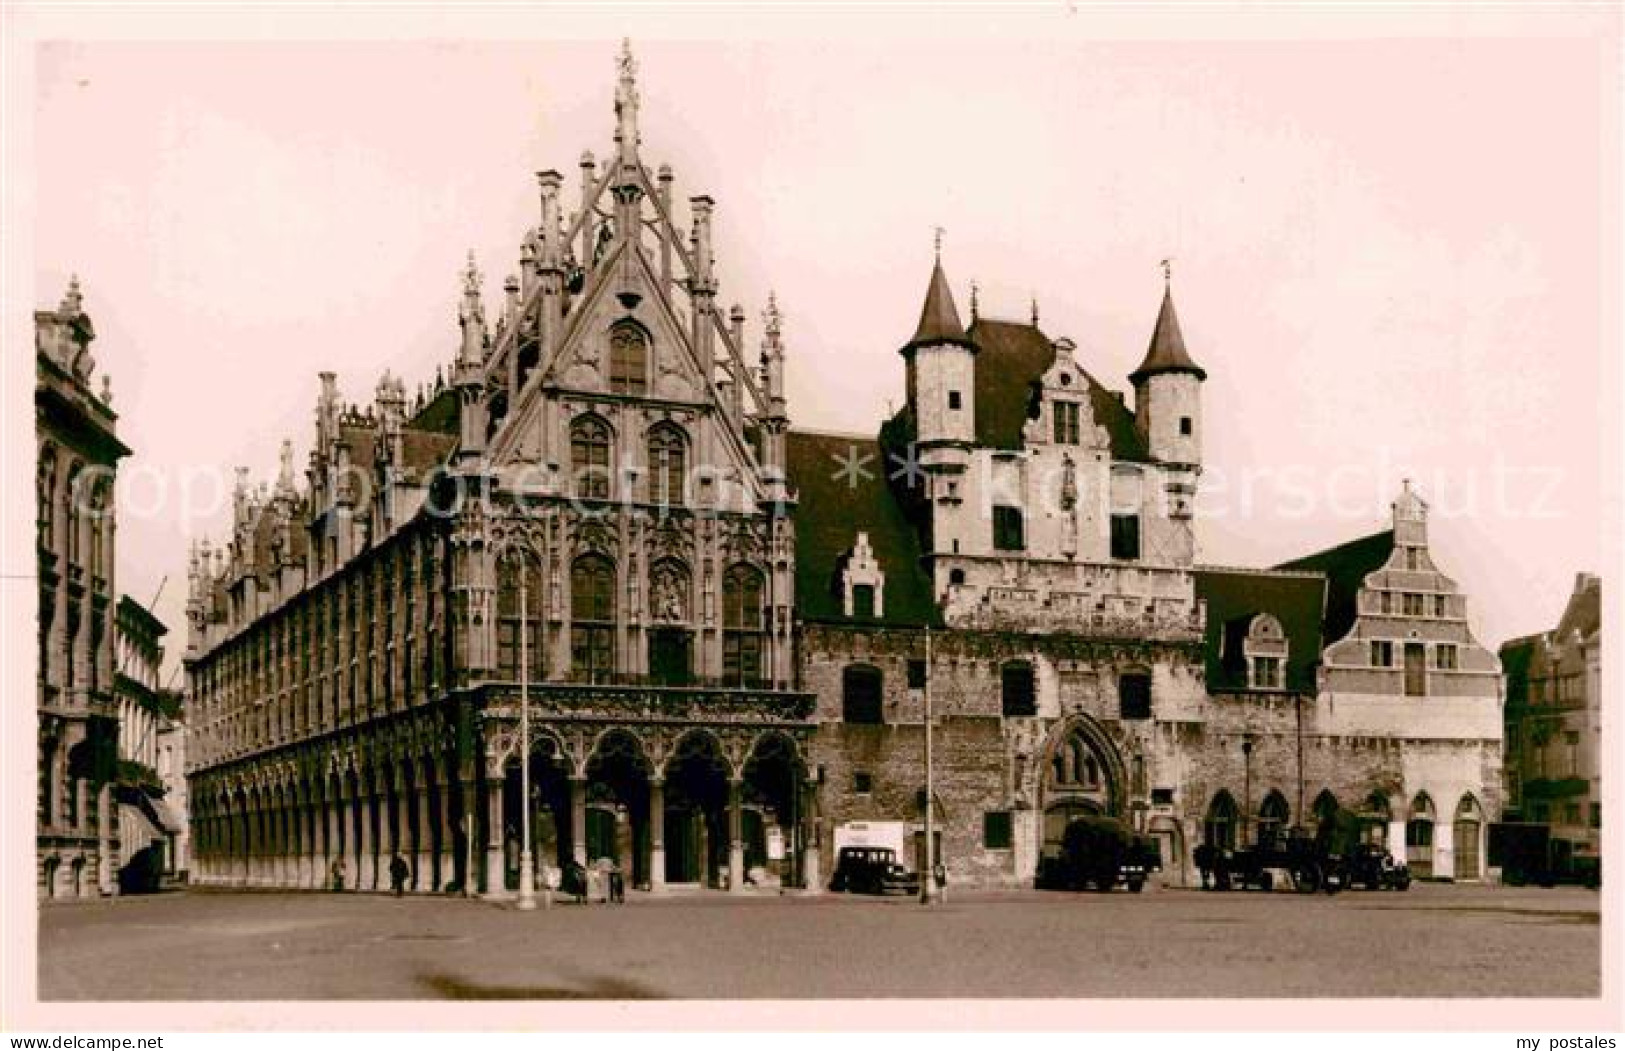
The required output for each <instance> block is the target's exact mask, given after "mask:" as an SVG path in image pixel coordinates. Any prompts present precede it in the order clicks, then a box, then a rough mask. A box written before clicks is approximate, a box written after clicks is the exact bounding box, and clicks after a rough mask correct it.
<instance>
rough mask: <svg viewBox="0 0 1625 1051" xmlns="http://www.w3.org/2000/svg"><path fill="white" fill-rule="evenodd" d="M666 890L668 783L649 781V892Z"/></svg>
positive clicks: (657, 779)
mask: <svg viewBox="0 0 1625 1051" xmlns="http://www.w3.org/2000/svg"><path fill="white" fill-rule="evenodd" d="M665 889H666V783H665V782H664V781H663V780H661V779H660V778H658V777H651V778H650V779H649V890H650V891H651V892H653V893H656V894H658V893H660V892H661V891H664V890H665Z"/></svg>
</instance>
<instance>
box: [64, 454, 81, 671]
mask: <svg viewBox="0 0 1625 1051" xmlns="http://www.w3.org/2000/svg"><path fill="white" fill-rule="evenodd" d="M80 466H81V465H79V464H74V465H73V466H72V467H70V468H69V469H68V485H67V508H68V513H67V516H66V518H67V530H68V564H69V565H70V566H76V565H78V564H79V477H80V475H79V468H80ZM70 663H71V662H70Z"/></svg>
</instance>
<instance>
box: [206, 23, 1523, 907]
mask: <svg viewBox="0 0 1625 1051" xmlns="http://www.w3.org/2000/svg"><path fill="white" fill-rule="evenodd" d="M615 109H616V118H617V119H616V135H615V146H614V149H613V151H612V153H611V155H610V157H609V158H608V160H607V162H606V163H605V164H603V165H602V166H600V164H599V163H598V161H597V159H596V158H595V157H594V156H593V155H592V154H590V153H587V154H584V155H583V156H582V159H581V166H580V175H579V187H580V188H579V200H578V206H577V207H576V208H575V209H573V210H570V211H568V212H567V211H566V209H565V206H564V204H563V202H562V201H561V192H562V187H563V183H564V179H563V177H562V176H561V175H560V174H559V173H557V172H554V171H544V172H541V173H540V174H539V175H538V182H537V195H538V201H537V203H538V214H539V222H538V225H537V226H536V227H535V228H534V229H532V230H530V231H527V232H526V234H525V235H524V237H523V239H522V241H521V245H520V250H519V267H518V273H517V274H515V275H514V276H512V277H509V278H508V279H506V280H505V281H504V283H503V285H502V289H501V297H500V300H499V306H498V308H497V309H496V310H495V311H494V313H495V319H494V322H492V323H489V324H488V323H487V314H486V303H485V297H484V295H483V294H482V286H481V283H480V277H479V274H478V272H477V271H476V270H475V268H474V266H473V263H472V260H471V261H470V265H469V267H468V269H467V271H466V273H465V275H464V282H463V297H462V305H461V308H460V311H459V318H458V322H459V325H460V327H461V338H460V340H459V341H458V343H457V347H456V350H455V352H454V353H453V354H452V355H450V356H451V358H452V362H451V367H450V370H449V375H443V376H437V378H436V380H435V382H434V383H433V384H432V385H431V386H430V387H428V388H427V389H420V390H419V391H418V392H417V394H416V396H415V397H411V398H409V397H408V396H407V393H406V390H405V385H404V384H403V383H402V382H401V381H399V380H397V379H395V378H393V377H391V376H389V375H388V374H386V375H385V377H384V379H383V380H382V381H381V382H380V384H379V385H378V388H377V391H376V395H375V398H374V400H373V403H372V404H371V405H370V406H368V407H366V408H360V407H357V406H352V405H346V404H344V403H343V402H342V400H341V398H340V396H339V393H338V390H337V385H336V380H335V378H334V377H333V376H332V375H331V374H323V376H322V382H321V389H320V393H319V395H318V400H317V411H316V418H317V423H316V433H315V443H314V448H313V450H312V452H311V455H310V460H309V466H308V468H307V470H306V472H305V478H304V481H303V484H301V483H300V482H299V481H297V480H296V479H295V477H294V470H293V464H292V452H291V447H289V446H288V445H287V444H285V445H284V456H283V467H282V472H281V476H280V477H279V478H278V479H277V481H276V483H275V484H274V486H261V487H258V488H254V487H251V486H249V484H248V483H247V480H246V479H243V480H241V481H240V482H239V487H238V491H237V496H236V508H235V515H234V526H233V530H232V535H231V536H230V538H229V539H228V540H227V541H226V542H225V543H224V544H223V545H222V546H220V547H210V546H207V545H205V546H202V547H200V548H199V549H198V550H196V551H195V552H194V555H193V559H192V566H191V573H190V583H191V591H190V596H189V603H188V621H189V625H188V649H187V659H186V668H187V681H188V709H187V710H188V715H189V726H190V732H191V739H190V746H189V754H188V759H187V761H188V766H189V771H190V792H191V795H190V806H191V811H192V814H193V855H194V859H193V866H192V870H193V873H194V876H195V878H197V879H198V880H200V881H202V882H227V883H234V884H245V883H246V884H251V885H252V884H281V885H293V886H310V887H313V886H318V885H324V884H328V883H331V881H332V880H333V878H334V877H335V876H339V877H342V878H343V879H344V880H345V886H349V887H354V886H360V887H362V888H367V889H371V888H377V887H380V886H381V885H383V884H384V883H385V882H387V880H386V878H385V875H384V873H385V871H386V869H387V864H388V859H389V858H390V857H391V856H392V855H394V854H396V853H400V854H402V855H403V856H405V857H406V858H407V859H408V861H409V862H410V863H411V865H412V873H413V875H412V886H413V888H414V889H417V890H424V891H428V890H445V889H448V888H459V887H460V888H465V889H470V890H478V891H480V892H482V893H488V894H494V895H500V894H504V893H507V892H508V891H509V890H510V889H511V888H513V887H514V886H516V884H517V882H518V868H519V857H520V849H519V842H520V839H521V838H522V829H523V828H524V826H525V823H526V821H527V819H528V822H529V825H530V827H531V828H532V829H533V830H534V836H535V841H536V844H537V854H538V863H539V864H540V865H542V866H546V867H552V866H557V865H559V864H562V863H563V862H565V861H567V860H570V859H574V860H576V861H581V862H590V861H593V860H596V859H599V858H611V859H614V860H615V861H617V862H618V863H619V864H620V866H621V867H622V869H623V870H624V871H626V872H627V874H628V876H629V883H630V884H631V885H633V886H637V887H643V888H647V889H650V890H659V889H661V888H662V887H665V886H668V885H673V884H696V885H707V886H727V887H729V888H732V889H742V888H743V887H745V886H747V885H757V886H776V885H780V884H784V883H789V884H792V885H800V886H806V887H813V888H816V887H819V886H822V885H823V883H824V880H825V878H826V876H827V874H828V861H829V859H831V858H832V857H833V856H834V855H835V854H836V853H837V852H838V851H839V849H840V848H841V847H843V846H848V845H888V846H893V847H894V848H896V849H897V850H898V852H899V854H900V856H901V857H902V858H903V860H904V861H905V863H908V864H911V865H912V864H917V863H918V859H919V857H920V856H921V849H920V848H921V847H922V846H923V836H924V828H923V817H924V803H925V776H924V764H923V752H924V747H925V737H926V734H925V729H926V723H925V712H926V704H927V700H928V699H929V703H930V708H931V712H932V721H931V730H932V732H931V739H932V742H933V747H934V770H935V777H934V789H935V792H934V796H933V802H934V807H935V812H936V816H937V821H938V825H937V827H938V830H939V831H938V836H939V844H940V850H941V854H940V856H941V857H942V858H943V859H944V861H945V863H946V866H947V868H948V871H949V873H950V879H951V880H953V881H955V882H966V883H976V884H985V885H999V884H1006V885H1010V884H1025V883H1030V882H1031V881H1032V879H1033V876H1034V873H1035V871H1036V870H1037V868H1038V866H1039V865H1040V863H1041V860H1042V859H1043V857H1044V856H1045V855H1046V854H1049V853H1053V852H1054V851H1055V849H1056V847H1057V844H1058V843H1059V841H1060V838H1061V835H1062V833H1063V832H1064V830H1065V827H1066V825H1067V823H1068V821H1070V820H1071V819H1072V818H1074V817H1075V816H1078V815H1083V814H1112V815H1118V816H1121V817H1123V818H1125V819H1126V820H1130V821H1132V822H1133V823H1134V824H1135V825H1136V826H1137V827H1139V828H1141V829H1142V830H1144V831H1145V832H1147V833H1149V834H1151V835H1152V836H1154V837H1156V839H1157V841H1158V843H1159V845H1160V846H1161V849H1162V852H1163V857H1164V859H1165V866H1166V870H1167V878H1169V879H1171V880H1174V881H1181V880H1186V879H1189V878H1191V871H1192V869H1191V862H1190V859H1191V853H1192V851H1193V849H1194V847H1195V846H1196V845H1197V844H1199V843H1201V842H1203V841H1209V842H1221V843H1234V842H1237V841H1239V840H1240V839H1242V838H1243V837H1247V836H1251V835H1253V834H1255V832H1256V830H1257V829H1258V828H1260V827H1265V826H1270V825H1279V826H1286V825H1292V824H1300V823H1302V824H1307V823H1310V821H1311V820H1312V816H1313V814H1315V813H1317V812H1323V811H1325V810H1326V809H1328V808H1330V807H1334V806H1337V805H1342V806H1344V807H1348V808H1353V809H1362V810H1367V811H1373V812H1376V813H1379V814H1380V815H1382V822H1383V824H1382V828H1383V829H1384V830H1385V834H1386V836H1387V838H1388V839H1389V841H1390V843H1391V844H1392V848H1393V849H1394V851H1395V852H1396V853H1399V852H1401V851H1404V852H1405V853H1406V854H1407V856H1409V857H1412V858H1413V859H1414V860H1413V863H1414V864H1416V865H1417V866H1418V867H1421V868H1425V869H1426V871H1428V872H1430V873H1433V874H1435V875H1440V876H1449V877H1452V878H1457V877H1459V878H1478V877H1479V876H1480V875H1482V874H1483V868H1482V853H1483V852H1482V846H1481V843H1482V827H1483V824H1484V823H1485V822H1486V821H1488V820H1492V819H1494V818H1495V817H1496V816H1498V815H1499V811H1500V788H1499V786H1500V768H1499V757H1500V714H1499V713H1500V685H1499V684H1500V669H1499V665H1498V662H1497V661H1496V658H1495V656H1494V655H1493V654H1490V653H1488V652H1487V651H1485V650H1484V649H1483V648H1482V647H1480V646H1478V645H1477V644H1476V643H1475V642H1474V641H1473V640H1472V638H1471V635H1470V633H1469V631H1468V628H1467V622H1466V610H1465V602H1466V600H1465V598H1464V597H1463V596H1462V595H1461V594H1460V593H1459V591H1458V590H1457V589H1456V587H1455V585H1454V584H1453V583H1452V582H1451V581H1450V580H1449V579H1448V578H1446V577H1444V576H1443V575H1442V574H1440V573H1439V572H1438V571H1437V570H1436V569H1435V567H1434V564H1433V561H1432V557H1431V554H1430V551H1429V548H1428V543H1427V530H1426V507H1425V505H1423V504H1422V503H1421V501H1420V499H1419V498H1418V497H1417V496H1416V495H1415V494H1413V493H1411V492H1410V491H1409V489H1408V488H1407V490H1406V491H1405V492H1404V493H1402V494H1401V495H1400V496H1399V498H1398V499H1397V500H1396V502H1395V504H1394V506H1393V523H1392V528H1391V529H1389V530H1388V531H1386V532H1383V533H1379V534H1375V535H1373V536H1370V537H1366V538H1364V539H1363V540H1360V541H1356V542H1354V543H1353V544H1349V545H1343V546H1342V547H1340V548H1337V549H1333V550H1332V551H1330V552H1325V553H1322V554H1321V555H1317V556H1311V557H1310V558H1307V559H1302V560H1299V562H1297V563H1292V564H1289V565H1286V566H1282V567H1279V568H1275V569H1231V568H1222V567H1208V566H1203V565H1199V564H1198V563H1197V561H1196V533H1195V530H1196V524H1197V523H1196V517H1197V503H1196V496H1197V489H1198V483H1199V479H1200V475H1201V469H1202V437H1203V430H1204V426H1203V413H1204V411H1205V409H1206V407H1205V406H1204V404H1203V384H1204V382H1205V380H1206V376H1207V374H1206V372H1205V370H1204V369H1203V368H1202V367H1201V366H1200V365H1198V364H1197V363H1196V360H1195V359H1194V358H1193V357H1192V355H1191V354H1190V352H1189V351H1188V349H1187V347H1186V344H1185V340H1184V338H1183V335H1182V333H1181V331H1180V327H1179V321H1178V318H1177V316H1176V312H1175V309H1174V301H1173V295H1172V291H1171V287H1170V286H1169V285H1168V283H1166V282H1165V287H1164V290H1163V297H1162V303H1161V307H1160V310H1159V311H1158V312H1157V314H1156V317H1155V321H1154V323H1153V325H1152V336H1151V340H1150V344H1149V347H1148V349H1147V352H1146V355H1145V358H1144V360H1143V362H1142V364H1141V365H1140V367H1139V368H1138V369H1136V370H1135V372H1134V373H1133V374H1132V375H1131V376H1130V377H1129V382H1130V385H1131V386H1132V387H1133V391H1134V398H1133V403H1132V406H1131V405H1130V404H1129V402H1128V400H1127V398H1126V397H1125V396H1124V395H1123V394H1121V393H1118V392H1116V391H1113V390H1111V389H1109V388H1108V387H1106V386H1105V385H1104V384H1102V383H1101V382H1100V381H1099V380H1097V379H1096V378H1095V377H1094V376H1093V375H1091V374H1090V372H1089V371H1088V370H1087V367H1086V366H1087V362H1086V361H1085V360H1084V359H1083V358H1084V356H1083V355H1082V354H1081V353H1080V352H1079V350H1078V348H1077V346H1076V345H1075V344H1073V343H1072V342H1071V341H1070V340H1067V339H1065V338H1051V337H1050V336H1049V335H1047V334H1046V333H1044V332H1043V331H1042V330H1041V329H1040V327H1039V324H1038V319H1037V317H1036V310H1035V312H1034V315H1035V316H1033V317H1032V318H1031V319H1030V320H1024V321H1009V320H998V319H994V318H989V317H983V316H981V313H980V310H979V308H978V305H977V303H976V301H975V298H974V295H973V297H972V301H971V312H970V319H971V320H970V324H969V325H968V326H966V325H964V324H962V322H961V315H960V314H959V312H958V309H957V306H956V304H955V303H954V299H953V295H952V291H951V288H950V285H949V282H948V279H947V276H946V273H945V271H944V269H943V267H942V265H941V261H940V259H939V261H938V263H937V265H936V266H935V267H934V269H933V271H932V273H931V275H930V278H929V280H928V282H927V285H926V296H925V303H924V307H923V309H922V310H921V311H920V315H919V320H918V324H917V325H916V326H915V330H914V335H913V336H912V338H910V339H909V340H907V341H906V342H905V343H904V344H903V345H902V347H901V351H900V356H901V359H902V368H901V370H900V373H901V379H902V384H903V387H904V390H905V399H904V404H903V407H902V409H901V410H899V411H898V412H897V414H896V415H895V416H893V417H892V418H891V419H889V420H886V421H884V422H883V423H882V424H881V425H880V426H879V427H878V428H877V433H876V434H873V435H839V434H828V433H822V432H817V431H811V430H791V428H790V421H789V417H788V413H787V407H786V403H785V398H784V373H785V368H786V358H787V347H786V342H785V339H784V333H783V324H782V319H781V318H780V317H779V314H778V311H777V310H776V309H775V307H774V306H773V304H772V302H771V301H770V302H769V304H768V306H767V310H766V312H765V314H764V318H763V325H762V335H761V338H760V354H759V356H758V357H756V358H755V360H753V361H750V362H748V363H747V361H746V350H745V346H746V342H747V340H746V337H745V312H744V311H743V310H742V309H741V308H739V307H737V306H736V307H733V308H732V309H730V310H728V311H726V312H725V313H724V312H723V311H722V310H721V309H720V308H719V306H718V299H717V295H718V285H717V280H716V276H715V267H714V262H713V259H712V250H711V229H712V222H713V218H714V213H715V205H714V202H713V201H712V200H711V199H710V198H708V197H703V196H696V197H690V198H689V199H688V203H687V222H686V234H685V233H684V232H683V231H682V230H681V228H680V227H679V221H678V218H677V215H676V205H675V203H674V201H673V192H672V184H673V178H672V175H671V172H670V169H669V168H667V167H666V166H664V165H662V166H660V167H659V168H658V169H655V170H653V171H651V169H650V168H648V167H646V166H645V165H644V163H643V161H642V160H641V158H640V156H639V146H640V140H639V133H638V123H637V116H638V96H637V90H636V85H635V83H634V78H633V70H632V62H631V58H630V56H629V55H623V57H622V66H621V76H620V81H619V85H618V88H617V91H616V104H615ZM905 309H909V308H907V307H902V308H900V310H899V317H900V318H901V317H905V316H906V315H904V314H903V310H905ZM909 313H912V310H909ZM904 331H906V329H905V330H904ZM871 353H872V354H873V357H872V358H871V359H866V360H864V361H863V363H862V367H864V368H874V369H880V368H883V367H885V365H884V363H885V362H888V361H891V360H893V359H891V357H890V353H891V352H890V351H889V350H875V351H869V350H863V351H854V354H857V355H868V354H871ZM928 694H929V698H928V696H927V695H928ZM527 701H528V708H527V707H526V702H527ZM526 710H528V712H529V722H530V734H529V738H528V740H522V739H521V730H520V726H521V715H522V713H523V712H524V711H526ZM527 783H528V786H529V791H528V793H527V791H526V788H525V786H526V784H527ZM1474 822H1476V825H1474ZM1413 841H1414V844H1413V847H1414V849H1413V847H1407V846H1405V844H1408V843H1413ZM1469 841H1470V842H1471V843H1472V844H1473V845H1472V846H1471V848H1469V847H1468V846H1467V844H1468V843H1469Z"/></svg>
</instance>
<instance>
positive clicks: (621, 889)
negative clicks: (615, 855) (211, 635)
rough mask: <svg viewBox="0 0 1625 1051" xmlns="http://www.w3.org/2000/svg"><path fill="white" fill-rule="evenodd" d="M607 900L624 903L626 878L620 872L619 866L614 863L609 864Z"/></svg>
mask: <svg viewBox="0 0 1625 1051" xmlns="http://www.w3.org/2000/svg"><path fill="white" fill-rule="evenodd" d="M609 900H610V901H613V902H617V903H620V904H625V903H626V876H625V875H624V874H623V873H622V872H621V866H620V864H619V863H618V862H614V861H611V862H610V863H609Z"/></svg>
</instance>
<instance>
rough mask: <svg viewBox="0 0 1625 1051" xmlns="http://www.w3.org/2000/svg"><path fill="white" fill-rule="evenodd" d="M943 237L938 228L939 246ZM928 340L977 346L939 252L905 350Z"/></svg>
mask: <svg viewBox="0 0 1625 1051" xmlns="http://www.w3.org/2000/svg"><path fill="white" fill-rule="evenodd" d="M940 238H941V234H940V231H939V233H938V239H939V247H940ZM927 343H963V344H966V345H968V346H974V344H972V343H971V340H970V338H969V337H968V336H966V335H965V326H964V325H962V324H960V321H959V310H958V308H957V307H955V306H954V294H953V291H952V290H951V289H950V288H949V287H948V277H947V275H946V274H944V273H943V272H942V258H941V256H940V255H939V256H938V258H937V260H936V262H935V263H934V264H933V265H932V267H931V284H930V285H929V286H928V287H927V288H926V292H925V306H924V308H923V309H921V311H920V324H919V326H918V327H917V328H916V329H915V330H914V338H913V339H911V340H909V341H908V347H907V348H905V350H907V349H912V348H913V347H917V346H921V345H923V344H927Z"/></svg>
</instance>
